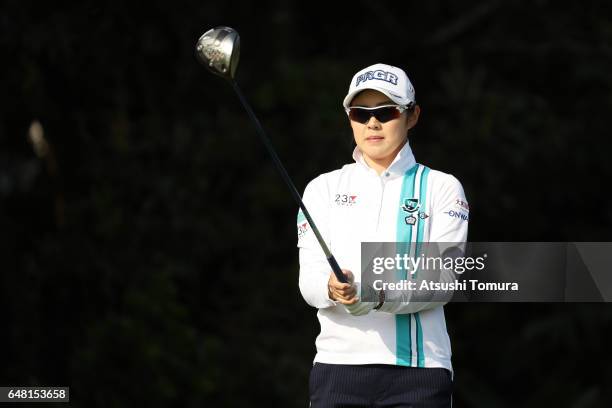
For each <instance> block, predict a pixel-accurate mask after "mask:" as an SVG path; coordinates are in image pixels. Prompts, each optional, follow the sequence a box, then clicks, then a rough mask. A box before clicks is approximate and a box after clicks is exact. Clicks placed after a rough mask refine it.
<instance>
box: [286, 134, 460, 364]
mask: <svg viewBox="0 0 612 408" xmlns="http://www.w3.org/2000/svg"><path fill="white" fill-rule="evenodd" d="M353 158H354V160H355V163H352V164H348V165H345V166H343V167H342V168H341V169H338V170H335V171H332V172H329V173H325V174H322V175H320V176H318V177H317V178H315V179H314V180H312V181H311V182H310V183H309V184H308V185H307V186H306V189H305V192H304V197H303V201H304V203H305V205H306V208H307V209H308V211H309V212H310V215H311V216H312V218H313V220H314V222H315V223H316V225H317V227H318V228H319V231H320V232H321V235H322V236H323V239H324V240H325V241H326V243H327V245H328V246H329V248H330V250H331V252H332V253H333V254H334V256H335V257H336V260H337V261H338V264H339V265H340V267H341V268H343V269H349V270H351V271H352V272H353V274H354V275H355V282H356V283H357V284H359V283H360V281H361V276H360V275H361V272H360V271H361V265H360V263H361V254H360V252H361V242H465V241H466V239H467V230H468V217H469V213H468V212H469V207H468V204H467V200H466V198H465V195H464V192H463V188H462V186H461V184H460V183H459V181H458V180H457V179H456V178H455V177H453V176H452V175H450V174H446V173H442V172H440V171H436V170H432V169H429V168H427V167H426V166H423V165H421V164H418V163H416V162H415V158H414V155H413V154H412V150H411V148H410V145H409V143H406V145H405V146H404V147H403V148H402V149H401V151H400V152H399V153H398V155H397V157H396V158H395V160H394V161H393V163H392V164H391V165H390V166H389V168H388V169H387V170H386V171H384V172H382V173H381V174H380V175H378V174H377V173H376V172H375V171H374V170H373V169H371V168H370V167H369V166H368V165H367V164H366V162H365V161H364V159H363V157H362V155H361V152H360V151H359V149H358V148H355V151H354V152H353ZM406 200H408V201H410V204H411V205H413V206H415V207H417V208H418V211H415V212H414V213H412V215H413V216H412V218H411V214H409V213H407V212H406V211H405V210H404V209H402V206H404V205H406ZM297 246H298V247H299V261H300V277H299V287H300V291H301V293H302V296H303V297H304V299H305V300H306V302H307V303H308V304H309V305H311V306H313V307H316V308H318V309H319V311H318V314H317V316H318V319H319V323H320V325H321V333H320V334H319V335H318V337H317V339H316V347H317V354H316V356H315V359H314V361H315V362H322V363H328V364H394V365H402V366H410V367H443V368H446V369H448V370H450V371H451V372H452V371H453V370H452V365H451V346H450V340H449V336H448V333H447V330H446V323H445V319H444V309H443V306H442V304H441V303H432V304H429V305H427V306H425V307H423V306H422V305H421V306H418V307H415V306H414V305H412V304H410V303H397V302H395V303H394V302H388V303H385V304H384V305H383V306H382V307H381V308H380V309H379V310H377V311H374V310H372V311H369V313H367V314H364V315H359V316H354V315H353V314H351V313H349V312H348V310H347V308H346V307H345V306H344V305H342V304H340V303H336V302H334V301H332V300H330V299H329V297H328V289H327V283H328V280H329V276H330V272H331V270H330V267H329V264H328V263H327V260H326V258H325V255H324V253H323V251H322V249H321V248H320V246H319V244H318V242H317V240H316V238H315V236H314V233H313V232H312V231H311V229H310V226H309V225H308V222H307V221H306V219H305V218H304V215H303V214H302V212H301V211H300V212H298V243H297Z"/></svg>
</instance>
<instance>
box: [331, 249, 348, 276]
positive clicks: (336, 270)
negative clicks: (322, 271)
mask: <svg viewBox="0 0 612 408" xmlns="http://www.w3.org/2000/svg"><path fill="white" fill-rule="evenodd" d="M327 262H329V266H331V268H332V271H334V275H336V279H338V282H342V283H348V279H347V278H346V275H345V274H344V273H343V272H342V269H340V265H338V262H336V258H334V256H333V255H331V254H330V255H329V258H327Z"/></svg>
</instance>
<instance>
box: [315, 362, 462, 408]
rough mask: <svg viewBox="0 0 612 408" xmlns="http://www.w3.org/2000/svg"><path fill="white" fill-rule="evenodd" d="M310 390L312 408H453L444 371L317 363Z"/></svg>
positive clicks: (448, 372)
mask: <svg viewBox="0 0 612 408" xmlns="http://www.w3.org/2000/svg"><path fill="white" fill-rule="evenodd" d="M309 388H310V404H311V407H312V408H332V407H334V408H340V407H345V408H348V407H351V408H358V407H363V408H366V407H368V408H369V407H376V408H391V407H394V408H450V407H451V398H452V392H453V381H452V378H451V372H450V371H449V370H447V369H444V368H417V367H402V366H395V365H387V364H366V365H344V364H323V363H315V365H314V366H313V367H312V370H311V371H310V381H309Z"/></svg>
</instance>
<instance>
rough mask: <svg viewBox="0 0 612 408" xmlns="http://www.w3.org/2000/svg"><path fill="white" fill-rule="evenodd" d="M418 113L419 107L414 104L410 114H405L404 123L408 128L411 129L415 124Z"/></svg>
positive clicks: (419, 112) (417, 119)
mask: <svg viewBox="0 0 612 408" xmlns="http://www.w3.org/2000/svg"><path fill="white" fill-rule="evenodd" d="M420 114H421V107H420V106H419V105H415V106H414V109H413V111H412V114H410V115H409V116H408V115H406V125H407V126H408V130H410V129H412V128H413V127H414V126H415V125H416V124H417V122H418V121H419V115H420Z"/></svg>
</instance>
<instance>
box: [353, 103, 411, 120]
mask: <svg viewBox="0 0 612 408" xmlns="http://www.w3.org/2000/svg"><path fill="white" fill-rule="evenodd" d="M410 109H412V105H408V106H399V105H383V106H376V107H374V108H365V107H362V106H351V107H349V108H346V113H347V114H348V116H349V118H350V119H351V120H354V121H355V122H359V123H368V121H369V120H370V118H371V117H372V116H374V117H375V118H376V120H377V121H379V122H380V123H386V122H389V121H390V120H393V119H397V118H399V117H400V115H401V114H402V112H403V111H405V110H410Z"/></svg>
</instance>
